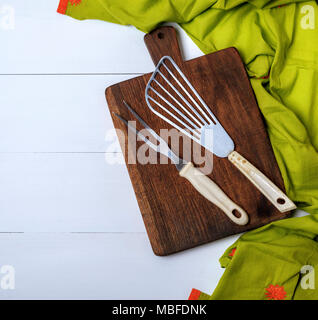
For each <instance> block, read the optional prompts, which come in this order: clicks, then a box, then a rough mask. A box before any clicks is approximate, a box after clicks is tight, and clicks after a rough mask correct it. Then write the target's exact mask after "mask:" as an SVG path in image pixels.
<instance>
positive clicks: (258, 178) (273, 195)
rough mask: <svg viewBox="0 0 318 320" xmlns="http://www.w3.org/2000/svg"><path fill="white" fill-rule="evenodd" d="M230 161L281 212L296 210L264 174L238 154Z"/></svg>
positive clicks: (235, 153) (230, 156)
mask: <svg viewBox="0 0 318 320" xmlns="http://www.w3.org/2000/svg"><path fill="white" fill-rule="evenodd" d="M228 159H229V160H230V161H231V162H232V163H233V164H234V165H235V166H236V167H237V168H238V169H239V170H240V171H241V172H242V173H243V174H244V175H245V176H246V177H247V178H248V179H249V180H250V181H251V182H252V183H253V184H254V185H255V187H256V188H257V189H258V190H259V191H261V192H262V193H263V195H264V196H265V197H266V198H267V199H268V200H269V201H270V202H271V203H272V204H273V205H274V206H275V207H276V208H277V209H278V210H279V211H280V212H287V211H291V210H294V209H296V205H295V204H294V203H293V202H292V201H291V200H290V199H289V198H288V197H287V196H286V194H285V193H284V192H283V191H282V190H280V189H279V188H278V187H277V186H276V185H275V184H274V183H273V182H272V181H270V180H269V179H268V178H267V177H266V176H265V175H264V174H263V173H261V172H260V171H259V170H258V169H257V168H255V167H254V166H253V165H252V164H251V163H250V162H248V161H247V160H246V159H245V158H244V157H242V156H241V155H240V154H239V153H238V152H236V151H233V152H232V153H230V154H229V156H228Z"/></svg>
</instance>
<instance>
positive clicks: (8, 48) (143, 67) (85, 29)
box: [0, 0, 201, 74]
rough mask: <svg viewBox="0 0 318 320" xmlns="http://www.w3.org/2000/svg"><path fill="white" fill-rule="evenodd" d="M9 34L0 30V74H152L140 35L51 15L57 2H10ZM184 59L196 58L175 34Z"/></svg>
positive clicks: (132, 30) (194, 50) (131, 30)
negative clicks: (180, 44)
mask: <svg viewBox="0 0 318 320" xmlns="http://www.w3.org/2000/svg"><path fill="white" fill-rule="evenodd" d="M4 4H6V5H9V6H10V7H12V8H13V9H14V12H15V17H14V20H15V25H14V28H13V29H12V30H5V29H3V28H2V29H1V30H0V32H1V43H2V48H4V50H1V51H0V70H1V71H0V73H1V74H12V73H15V74H21V73H145V72H150V71H151V70H152V69H153V64H152V61H151V59H150V57H149V55H148V53H147V49H146V47H145V45H144V41H143V37H144V34H143V33H142V32H140V31H138V30H136V29H135V28H133V27H127V26H120V25H115V24H111V23H108V22H104V21H94V20H89V21H77V20H75V19H72V18H70V17H66V16H64V15H60V14H58V13H56V9H57V5H58V1H57V0H46V1H33V0H24V1H21V0H10V1H8V2H5V3H2V2H1V3H0V6H1V5H4ZM181 39H182V40H185V39H186V41H184V42H183V51H184V53H185V57H186V58H187V59H189V58H192V57H195V56H198V55H201V52H200V50H199V49H197V48H196V47H195V46H194V45H193V44H192V42H191V40H190V39H188V38H187V37H186V36H185V33H184V32H183V31H182V32H181Z"/></svg>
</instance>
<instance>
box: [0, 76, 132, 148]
mask: <svg viewBox="0 0 318 320" xmlns="http://www.w3.org/2000/svg"><path fill="white" fill-rule="evenodd" d="M131 77H133V76H41V75H38V76H0V92H1V94H0V141H1V142H0V152H104V151H107V148H108V146H109V142H106V141H105V136H106V134H107V133H109V130H110V129H112V128H113V125H112V122H111V118H110V114H109V111H108V107H107V104H106V99H105V89H106V87H108V86H110V85H112V84H114V83H117V82H120V81H124V80H127V79H128V78H131Z"/></svg>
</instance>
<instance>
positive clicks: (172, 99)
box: [145, 56, 235, 158]
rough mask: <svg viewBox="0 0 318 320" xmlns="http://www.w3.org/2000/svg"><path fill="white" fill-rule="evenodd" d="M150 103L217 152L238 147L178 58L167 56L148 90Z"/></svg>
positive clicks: (178, 126) (191, 136) (158, 111)
mask: <svg viewBox="0 0 318 320" xmlns="http://www.w3.org/2000/svg"><path fill="white" fill-rule="evenodd" d="M145 98H146V102H147V105H148V107H149V108H150V110H151V111H152V112H154V113H155V114H156V115H157V116H158V117H160V118H161V119H163V120H165V121H166V122H167V123H169V124H170V125H172V126H173V127H175V128H176V129H178V130H179V131H181V132H182V133H183V134H185V135H186V136H188V137H190V138H191V139H193V140H194V141H196V142H197V143H199V144H200V145H202V146H203V147H204V148H206V149H207V150H209V151H211V152H213V153H214V154H215V155H216V156H218V157H221V158H225V157H227V156H228V155H229V154H230V153H231V152H232V151H234V148H235V146H234V142H233V140H232V139H231V137H230V136H229V135H228V133H227V132H226V131H225V129H224V128H223V127H222V125H221V124H220V123H219V121H218V120H217V118H216V117H215V116H214V114H213V113H212V111H211V110H210V108H209V107H208V106H207V104H206V103H205V102H204V100H203V99H202V98H201V96H200V95H199V94H198V92H197V91H196V90H195V88H194V87H193V86H192V84H191V83H190V81H189V80H188V79H187V77H186V76H185V75H184V74H183V72H182V71H181V69H180V68H179V67H178V65H177V64H176V63H175V61H174V60H173V59H172V58H171V57H169V56H164V57H163V58H162V59H161V60H160V61H159V63H158V65H157V67H156V69H155V71H154V73H153V75H152V76H151V78H150V80H149V82H148V84H147V87H146V91H145Z"/></svg>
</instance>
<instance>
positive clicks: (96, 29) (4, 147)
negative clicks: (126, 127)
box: [0, 0, 237, 299]
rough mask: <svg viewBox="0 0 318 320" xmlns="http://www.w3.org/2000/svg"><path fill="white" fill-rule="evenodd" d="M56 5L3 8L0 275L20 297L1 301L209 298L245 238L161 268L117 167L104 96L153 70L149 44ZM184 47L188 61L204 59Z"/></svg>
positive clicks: (165, 261)
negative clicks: (229, 252)
mask: <svg viewBox="0 0 318 320" xmlns="http://www.w3.org/2000/svg"><path fill="white" fill-rule="evenodd" d="M57 5H58V0H45V1H34V0H24V1H21V0H6V1H3V0H0V22H1V19H3V18H4V15H5V14H6V12H8V10H7V9H8V7H9V9H11V10H13V11H14V17H13V18H14V19H13V20H12V21H13V23H14V25H13V26H11V27H12V28H11V27H10V28H4V25H3V24H1V26H0V38H1V47H2V49H1V51H0V221H1V223H0V268H1V266H2V265H12V266H13V267H14V268H15V289H14V290H3V289H1V288H0V299H187V297H188V295H189V292H190V290H191V288H192V287H195V288H198V289H200V290H202V291H205V292H207V293H211V292H212V291H213V289H214V288H215V286H216V285H217V282H218V280H219V279H220V277H221V275H222V273H223V270H222V269H221V268H220V266H219V263H218V259H219V257H220V256H221V255H222V253H223V251H224V250H225V249H226V248H227V247H228V246H229V245H230V244H232V243H233V242H234V241H235V239H236V238H237V236H236V237H230V238H227V239H224V240H221V241H217V242H215V243H211V244H208V245H204V246H201V247H198V248H195V249H192V250H188V251H185V252H182V253H179V254H176V255H172V256H169V257H164V258H163V257H161V258H160V257H156V256H154V254H153V253H152V250H151V248H150V244H149V241H148V238H147V235H146V233H145V228H144V225H143V222H142V218H141V215H140V212H139V209H138V206H137V202H136V199H135V196H134V193H133V190H132V186H131V184H130V180H129V177H128V173H127V171H126V168H125V166H124V165H122V164H111V159H112V157H114V156H120V154H119V153H113V152H114V151H116V150H114V149H112V148H111V144H112V143H113V142H114V141H115V140H114V134H113V132H112V124H111V119H110V115H109V113H108V110H107V107H106V101H105V96H104V91H105V88H106V87H107V86H109V85H111V84H114V83H117V82H119V81H122V80H126V79H128V78H130V77H134V76H136V75H138V74H141V73H145V72H150V71H152V70H153V64H152V61H151V59H150V57H149V55H148V53H147V50H146V48H145V45H144V43H143V37H144V34H142V33H141V32H139V31H137V30H136V29H135V28H133V27H124V26H118V25H114V24H110V23H107V22H101V21H83V22H79V21H76V20H73V19H71V18H69V17H66V16H62V15H59V14H57V13H56V8H57ZM4 7H5V8H7V9H6V10H1V8H2V9H3V8H4ZM13 11H12V12H13ZM12 21H11V22H12ZM179 30H180V29H179ZM180 35H181V37H180V38H181V42H182V49H183V52H184V56H185V58H186V59H189V58H194V57H197V56H200V55H201V54H202V53H201V52H200V51H199V50H198V49H197V47H196V46H195V45H194V44H193V43H192V42H191V40H190V39H189V38H188V37H187V36H186V35H185V34H184V33H183V32H182V31H181V30H180ZM1 276H2V275H1V274H0V278H1Z"/></svg>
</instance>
